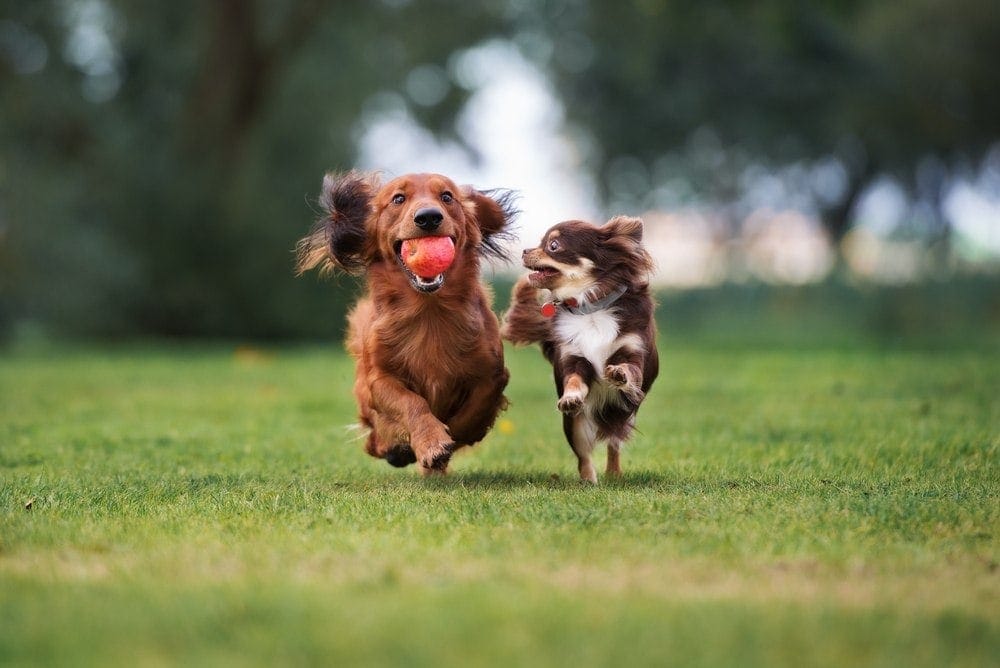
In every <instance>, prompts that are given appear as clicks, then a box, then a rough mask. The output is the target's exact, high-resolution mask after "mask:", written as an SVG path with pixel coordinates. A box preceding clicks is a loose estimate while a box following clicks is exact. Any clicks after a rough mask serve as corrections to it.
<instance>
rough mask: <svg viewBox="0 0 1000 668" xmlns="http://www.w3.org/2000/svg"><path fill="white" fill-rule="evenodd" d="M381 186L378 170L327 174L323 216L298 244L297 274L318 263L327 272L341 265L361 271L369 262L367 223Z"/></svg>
mask: <svg viewBox="0 0 1000 668" xmlns="http://www.w3.org/2000/svg"><path fill="white" fill-rule="evenodd" d="M378 188H379V177H378V175H377V174H368V173H362V172H354V171H352V172H348V173H346V174H333V173H330V174H327V175H326V176H325V177H324V178H323V192H322V194H321V195H320V200H319V201H320V205H321V206H322V207H323V216H322V218H320V219H319V220H318V221H317V222H316V224H315V225H314V226H313V229H312V231H311V232H310V233H309V234H308V235H307V236H305V237H303V238H302V239H301V240H299V242H298V244H297V245H296V253H297V256H298V259H297V262H296V266H295V270H296V273H297V274H302V273H304V272H306V271H309V270H310V269H315V268H317V267H318V268H319V270H320V273H323V274H327V273H330V272H332V271H333V270H334V269H337V268H340V269H343V270H344V271H346V272H348V273H360V272H361V271H362V270H363V269H364V268H365V267H366V266H367V265H368V262H369V260H368V257H367V255H368V254H367V251H366V246H367V235H366V233H365V226H366V224H367V221H368V217H369V215H371V204H372V199H373V198H374V196H375V193H376V192H377V191H378Z"/></svg>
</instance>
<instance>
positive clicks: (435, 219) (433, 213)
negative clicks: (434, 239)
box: [413, 207, 444, 232]
mask: <svg viewBox="0 0 1000 668" xmlns="http://www.w3.org/2000/svg"><path fill="white" fill-rule="evenodd" d="M443 219H444V214H442V213H441V211H440V210H439V209H435V208H434V207H428V208H426V209H420V210H419V211H417V213H416V214H414V216H413V222H414V223H416V224H417V227H419V228H420V229H422V230H427V231H428V232H433V231H434V230H436V229H437V228H438V226H439V225H441V221H442V220H443Z"/></svg>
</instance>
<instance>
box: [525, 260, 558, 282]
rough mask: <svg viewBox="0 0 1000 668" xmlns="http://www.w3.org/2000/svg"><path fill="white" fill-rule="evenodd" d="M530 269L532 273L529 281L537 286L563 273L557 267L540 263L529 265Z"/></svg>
mask: <svg viewBox="0 0 1000 668" xmlns="http://www.w3.org/2000/svg"><path fill="white" fill-rule="evenodd" d="M528 270H530V271H531V273H530V274H528V281H529V282H530V283H531V284H532V285H536V286H537V285H541V284H542V283H544V282H545V281H546V280H548V279H550V278H554V277H556V276H558V275H559V274H560V273H561V272H560V271H559V270H558V269H556V268H555V267H546V266H543V265H538V266H534V267H528Z"/></svg>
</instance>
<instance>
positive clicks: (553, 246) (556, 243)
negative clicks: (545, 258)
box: [549, 239, 559, 252]
mask: <svg viewBox="0 0 1000 668" xmlns="http://www.w3.org/2000/svg"><path fill="white" fill-rule="evenodd" d="M549 250H550V251H552V252H555V251H557V250H559V240H558V239H553V240H552V241H550V242H549Z"/></svg>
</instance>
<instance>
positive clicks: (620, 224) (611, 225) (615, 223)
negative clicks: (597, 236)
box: [605, 216, 642, 242]
mask: <svg viewBox="0 0 1000 668" xmlns="http://www.w3.org/2000/svg"><path fill="white" fill-rule="evenodd" d="M605 227H606V228H607V229H608V230H609V231H611V232H612V234H615V235H620V236H623V237H631V238H632V239H634V240H635V241H637V242H640V241H642V218H633V217H632V216H615V217H614V218H612V219H611V220H609V221H608V223H607V225H606V226H605Z"/></svg>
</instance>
